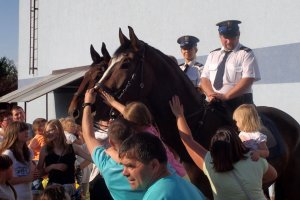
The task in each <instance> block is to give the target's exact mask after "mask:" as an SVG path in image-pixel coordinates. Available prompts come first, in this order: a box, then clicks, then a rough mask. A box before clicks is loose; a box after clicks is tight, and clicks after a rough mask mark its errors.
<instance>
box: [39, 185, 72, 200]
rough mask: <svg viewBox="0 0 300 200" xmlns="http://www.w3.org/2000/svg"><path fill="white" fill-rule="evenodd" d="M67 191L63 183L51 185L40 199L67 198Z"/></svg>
mask: <svg viewBox="0 0 300 200" xmlns="http://www.w3.org/2000/svg"><path fill="white" fill-rule="evenodd" d="M66 195H67V194H66V191H65V188H64V186H62V185H50V186H48V187H46V189H45V190H44V191H43V193H42V195H41V197H40V200H66V199H67V196H66Z"/></svg>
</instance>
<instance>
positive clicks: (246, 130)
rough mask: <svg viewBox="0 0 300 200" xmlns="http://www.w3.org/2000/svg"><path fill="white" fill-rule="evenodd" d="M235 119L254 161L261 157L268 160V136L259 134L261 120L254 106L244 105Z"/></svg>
mask: <svg viewBox="0 0 300 200" xmlns="http://www.w3.org/2000/svg"><path fill="white" fill-rule="evenodd" d="M233 119H234V120H235V121H236V125H237V127H238V128H239V130H240V133H239V137H240V139H241V140H242V142H243V143H244V144H245V146H246V147H248V148H249V149H250V150H251V151H252V154H251V158H252V160H258V159H259V157H263V158H267V157H268V156H269V149H268V147H267V136H266V135H264V134H262V133H261V132H259V130H260V129H261V123H260V118H259V116H258V113H257V111H256V108H255V106H254V105H253V104H242V105H240V106H239V107H238V108H237V109H236V110H235V111H234V113H233Z"/></svg>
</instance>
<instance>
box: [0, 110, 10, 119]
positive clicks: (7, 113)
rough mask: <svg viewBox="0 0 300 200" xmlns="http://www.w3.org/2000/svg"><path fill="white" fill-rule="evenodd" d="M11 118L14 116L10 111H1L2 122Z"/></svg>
mask: <svg viewBox="0 0 300 200" xmlns="http://www.w3.org/2000/svg"><path fill="white" fill-rule="evenodd" d="M9 116H12V114H11V112H10V111H9V110H1V111H0V122H2V121H3V120H4V118H5V117H9Z"/></svg>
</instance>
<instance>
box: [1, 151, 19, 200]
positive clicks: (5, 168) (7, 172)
mask: <svg viewBox="0 0 300 200" xmlns="http://www.w3.org/2000/svg"><path fill="white" fill-rule="evenodd" d="M12 164H13V162H12V160H11V159H10V158H9V156H7V155H0V199H9V200H16V199H17V193H16V191H15V189H14V187H13V186H12V185H11V184H10V183H9V182H8V181H9V180H10V179H11V178H12V176H13V169H12Z"/></svg>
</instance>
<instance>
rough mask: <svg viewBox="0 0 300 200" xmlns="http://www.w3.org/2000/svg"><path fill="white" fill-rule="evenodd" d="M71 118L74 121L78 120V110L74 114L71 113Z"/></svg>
mask: <svg viewBox="0 0 300 200" xmlns="http://www.w3.org/2000/svg"><path fill="white" fill-rule="evenodd" d="M72 117H73V118H74V119H78V118H79V110H78V109H76V110H74V112H73V113H72Z"/></svg>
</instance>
